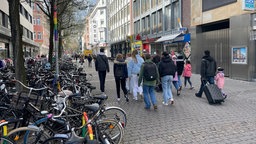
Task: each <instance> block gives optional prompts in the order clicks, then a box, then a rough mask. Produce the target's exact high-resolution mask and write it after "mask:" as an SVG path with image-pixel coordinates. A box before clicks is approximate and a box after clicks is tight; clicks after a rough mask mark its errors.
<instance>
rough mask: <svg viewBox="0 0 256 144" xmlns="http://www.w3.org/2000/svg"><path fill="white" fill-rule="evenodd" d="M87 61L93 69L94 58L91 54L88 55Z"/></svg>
mask: <svg viewBox="0 0 256 144" xmlns="http://www.w3.org/2000/svg"><path fill="white" fill-rule="evenodd" d="M87 60H88V66H89V67H92V56H91V54H89V55H88V57H87Z"/></svg>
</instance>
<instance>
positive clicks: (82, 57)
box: [79, 55, 84, 66]
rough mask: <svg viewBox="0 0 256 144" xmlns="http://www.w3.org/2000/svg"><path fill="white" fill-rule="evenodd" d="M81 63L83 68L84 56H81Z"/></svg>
mask: <svg viewBox="0 0 256 144" xmlns="http://www.w3.org/2000/svg"><path fill="white" fill-rule="evenodd" d="M79 63H80V64H81V66H82V65H83V64H84V56H83V55H81V56H80V61H79Z"/></svg>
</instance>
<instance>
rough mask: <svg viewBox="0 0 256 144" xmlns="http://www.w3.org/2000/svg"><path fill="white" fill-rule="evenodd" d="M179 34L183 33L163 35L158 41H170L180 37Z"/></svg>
mask: <svg viewBox="0 0 256 144" xmlns="http://www.w3.org/2000/svg"><path fill="white" fill-rule="evenodd" d="M179 35H181V33H177V34H172V35H166V36H162V37H161V38H159V39H158V40H156V42H164V41H170V40H173V39H175V38H176V37H178V36H179Z"/></svg>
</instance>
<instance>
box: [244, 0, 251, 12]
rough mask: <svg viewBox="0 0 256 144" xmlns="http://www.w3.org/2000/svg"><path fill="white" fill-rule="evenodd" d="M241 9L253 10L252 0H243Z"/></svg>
mask: <svg viewBox="0 0 256 144" xmlns="http://www.w3.org/2000/svg"><path fill="white" fill-rule="evenodd" d="M242 9H243V10H248V11H253V10H254V0H243V4H242Z"/></svg>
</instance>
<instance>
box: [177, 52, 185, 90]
mask: <svg viewBox="0 0 256 144" xmlns="http://www.w3.org/2000/svg"><path fill="white" fill-rule="evenodd" d="M184 64H185V63H184V58H183V56H182V55H179V56H178V57H177V61H176V65H177V73H178V86H179V90H180V91H181V90H182V81H181V75H182V73H183V70H184Z"/></svg>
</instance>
